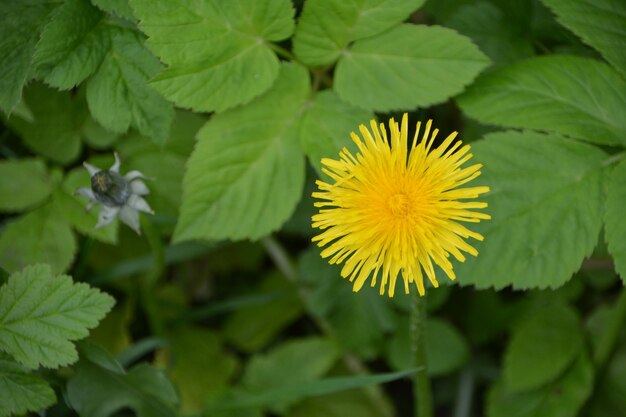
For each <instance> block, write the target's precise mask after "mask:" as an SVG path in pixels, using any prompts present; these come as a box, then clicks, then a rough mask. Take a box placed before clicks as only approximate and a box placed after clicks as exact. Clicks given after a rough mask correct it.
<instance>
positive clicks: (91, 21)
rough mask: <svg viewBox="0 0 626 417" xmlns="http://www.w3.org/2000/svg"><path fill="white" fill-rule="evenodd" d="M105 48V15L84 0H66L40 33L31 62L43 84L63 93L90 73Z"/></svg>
mask: <svg viewBox="0 0 626 417" xmlns="http://www.w3.org/2000/svg"><path fill="white" fill-rule="evenodd" d="M109 48H110V38H109V35H108V33H107V26H106V23H105V15H104V14H103V13H101V12H100V11H99V10H98V9H96V8H95V7H93V6H92V5H91V4H90V3H89V1H88V0H67V1H66V2H65V3H63V4H62V5H61V6H60V7H59V8H58V9H57V10H56V11H55V13H54V16H53V17H52V19H51V21H50V22H49V23H48V24H47V25H46V27H45V29H44V30H43V32H42V34H41V39H40V40H39V43H37V49H36V51H35V58H34V61H35V65H36V66H37V67H38V71H39V72H41V73H42V74H44V77H43V80H44V81H45V82H46V83H48V84H49V85H51V86H53V87H57V88H59V89H61V90H67V89H70V88H73V87H74V86H76V85H78V84H79V83H81V82H82V81H84V80H85V79H86V78H87V77H89V76H90V75H91V74H93V73H94V72H95V71H96V70H97V69H98V66H99V65H100V63H101V62H102V60H103V59H104V56H105V55H106V53H107V51H108V50H109Z"/></svg>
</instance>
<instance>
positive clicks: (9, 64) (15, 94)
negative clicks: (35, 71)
mask: <svg viewBox="0 0 626 417" xmlns="http://www.w3.org/2000/svg"><path fill="white" fill-rule="evenodd" d="M53 8H54V4H53V3H51V2H49V1H46V0H34V1H19V2H13V1H3V2H0V109H2V110H3V111H4V112H5V113H6V114H10V113H11V112H12V111H13V109H14V108H15V106H16V105H17V103H18V102H19V101H20V98H21V97H22V88H23V87H24V85H25V84H26V82H27V81H28V80H29V79H30V77H31V75H32V68H31V67H32V62H33V54H34V52H35V44H36V43H37V41H38V40H39V34H40V33H41V29H42V28H43V26H44V23H45V20H46V18H47V16H48V14H49V13H50V11H51V10H52V9H53Z"/></svg>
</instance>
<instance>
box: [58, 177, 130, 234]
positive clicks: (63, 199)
mask: <svg viewBox="0 0 626 417" xmlns="http://www.w3.org/2000/svg"><path fill="white" fill-rule="evenodd" d="M80 187H87V188H89V187H91V181H90V177H89V173H88V172H87V170H86V169H84V168H83V167H80V168H74V169H73V170H71V171H69V172H68V173H67V175H66V177H65V178H64V179H63V186H62V189H59V190H57V191H55V193H54V199H55V204H56V205H57V207H59V208H60V209H61V213H62V215H63V216H64V218H65V220H66V221H67V222H68V223H70V224H71V225H72V226H73V227H74V228H76V230H78V231H79V232H80V233H82V234H85V235H87V236H91V237H93V238H94V239H96V240H99V241H101V242H104V243H111V244H115V243H117V234H118V230H119V221H118V219H115V220H113V223H112V224H110V225H108V226H106V227H101V228H99V229H96V224H97V223H98V212H99V211H100V207H99V206H96V207H94V208H92V209H91V210H90V211H87V200H86V199H85V198H84V197H79V196H77V195H75V194H74V193H75V191H76V190H77V189H79V188H80Z"/></svg>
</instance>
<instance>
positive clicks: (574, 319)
mask: <svg viewBox="0 0 626 417" xmlns="http://www.w3.org/2000/svg"><path fill="white" fill-rule="evenodd" d="M582 348H583V339H582V335H581V328H580V325H579V322H578V314H577V313H576V310H574V309H572V308H571V307H569V306H566V305H563V304H560V303H558V302H557V303H555V302H552V303H550V304H549V305H545V306H543V305H542V306H533V308H532V312H531V313H530V314H529V315H528V316H527V317H525V318H524V319H523V320H522V321H521V322H519V323H518V325H517V326H516V328H515V330H514V332H513V334H512V336H511V341H510V343H509V345H508V347H507V350H506V354H505V359H504V382H505V383H506V388H507V390H509V391H511V392H517V391H526V390H529V389H533V388H538V387H540V386H542V385H545V384H547V383H548V382H551V381H553V380H555V379H556V378H557V377H558V376H559V375H561V374H562V373H563V371H564V370H565V369H567V368H568V366H569V365H571V363H572V362H573V361H574V359H575V358H576V357H577V356H578V354H579V353H580V351H581V349H582Z"/></svg>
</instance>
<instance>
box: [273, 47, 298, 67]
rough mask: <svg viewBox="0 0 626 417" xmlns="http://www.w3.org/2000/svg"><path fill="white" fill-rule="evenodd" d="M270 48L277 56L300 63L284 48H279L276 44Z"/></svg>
mask: <svg viewBox="0 0 626 417" xmlns="http://www.w3.org/2000/svg"><path fill="white" fill-rule="evenodd" d="M269 46H270V48H272V49H273V50H274V52H276V54H277V55H279V56H282V57H283V58H285V59H288V60H290V61H293V62H298V60H297V59H296V57H295V56H293V54H292V53H291V51H289V50H287V49H285V48H283V47H282V46H278V45H276V44H275V43H270V44H269Z"/></svg>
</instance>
